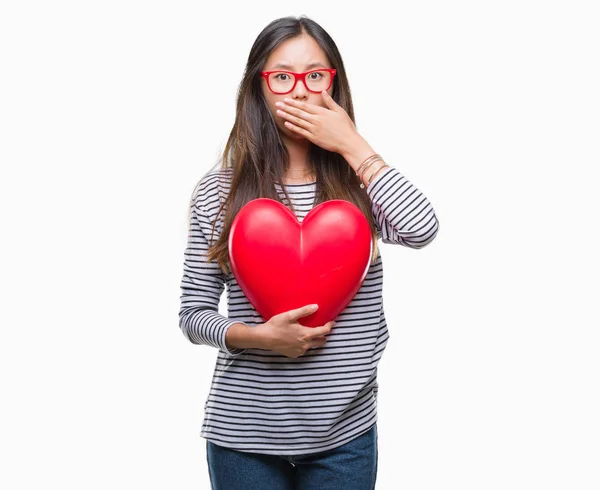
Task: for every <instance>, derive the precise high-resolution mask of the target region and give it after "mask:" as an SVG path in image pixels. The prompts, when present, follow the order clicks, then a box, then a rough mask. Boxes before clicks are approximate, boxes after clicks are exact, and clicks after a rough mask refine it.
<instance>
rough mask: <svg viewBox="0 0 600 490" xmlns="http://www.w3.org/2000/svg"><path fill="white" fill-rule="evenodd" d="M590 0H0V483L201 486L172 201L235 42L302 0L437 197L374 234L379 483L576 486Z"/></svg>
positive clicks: (229, 96)
mask: <svg viewBox="0 0 600 490" xmlns="http://www.w3.org/2000/svg"><path fill="white" fill-rule="evenodd" d="M593 3H594V2H591V1H590V2H582V1H569V2H567V1H562V2H542V1H537V2H535V1H523V0H520V1H506V0H505V1H502V2H500V1H496V2H476V1H456V2H442V1H432V2H395V3H394V7H393V9H394V10H392V7H391V6H390V5H391V3H389V4H388V2H377V1H369V2H362V3H358V4H356V5H350V4H343V3H341V4H338V5H337V6H334V3H333V2H331V3H325V2H322V1H310V0H305V1H303V2H294V3H291V4H290V3H289V2H281V1H277V2H250V3H246V4H244V5H242V4H241V3H240V4H239V5H238V4H236V5H234V4H231V3H230V2H210V3H207V4H205V5H203V4H201V2H190V1H173V0H171V1H169V2H166V1H161V2H147V1H146V2H142V1H131V0H119V1H104V2H76V1H71V2H67V1H55V2H39V1H38V2H31V1H29V2H28V1H19V2H17V1H9V2H3V3H2V6H1V7H0V70H1V72H2V76H1V77H0V87H1V90H0V125H1V126H0V134H1V136H0V162H1V164H2V167H1V168H2V170H1V172H2V174H1V178H0V213H1V223H2V236H3V238H2V240H1V242H0V243H1V246H2V253H1V254H0V261H1V263H0V266H1V269H0V270H1V273H0V278H1V279H0V280H1V287H2V298H3V299H2V301H1V302H2V307H1V309H0V314H1V319H0V320H1V330H0V332H1V336H2V337H1V339H0V373H1V375H0V376H1V378H2V379H1V393H2V403H1V410H2V416H1V418H0V424H1V425H0V450H1V453H2V454H1V456H2V471H1V472H0V486H1V487H2V488H6V489H31V488H62V489H82V488H86V489H106V488H118V489H121V488H122V489H126V488H127V489H129V488H144V489H175V488H177V489H181V490H183V489H190V490H192V489H208V488H209V481H208V470H207V466H206V460H205V440H204V439H202V438H200V436H199V431H200V426H201V421H202V416H203V413H202V410H203V405H204V401H205V398H206V396H207V393H208V388H209V383H210V379H211V375H212V369H213V364H214V361H215V357H216V354H217V351H216V350H214V349H213V348H210V347H206V346H196V345H192V344H190V343H188V342H187V340H186V339H185V338H184V337H183V336H182V334H181V332H180V331H179V328H178V318H177V313H178V308H179V294H180V290H179V282H180V280H181V274H182V265H183V251H184V248H185V242H186V236H187V221H186V220H187V206H188V202H189V198H190V196H191V193H192V190H193V188H194V185H195V184H196V182H197V181H198V179H199V178H200V177H201V176H202V175H203V174H204V173H205V172H206V171H207V170H208V169H209V168H210V167H211V166H212V165H213V164H214V163H215V162H216V158H217V156H218V153H219V151H221V150H222V149H223V146H224V144H225V142H226V139H227V136H228V134H229V131H230V129H231V126H232V124H233V121H234V107H235V105H234V104H235V95H236V90H237V86H238V83H239V81H240V80H241V77H242V71H243V68H244V65H245V61H246V58H247V56H248V52H249V50H250V47H251V44H252V42H253V41H254V39H255V38H256V36H257V35H258V33H259V32H260V31H261V29H262V28H263V27H264V26H265V25H266V24H267V23H269V22H270V21H271V20H273V19H275V18H278V17H282V16H285V15H299V14H306V15H308V16H310V17H312V18H313V19H314V20H316V21H317V22H319V23H320V24H321V25H322V26H323V27H324V28H325V29H326V30H328V32H329V33H330V34H331V35H332V37H333V38H334V40H335V41H336V43H337V45H338V47H339V49H340V51H341V53H342V56H343V59H344V61H345V65H346V69H347V71H348V76H349V79H350V86H351V89H352V94H353V97H354V102H355V111H356V120H357V128H358V130H359V132H360V133H361V134H362V135H363V136H364V137H365V138H366V139H367V141H368V142H369V143H370V144H371V146H372V147H373V148H374V149H375V150H376V151H377V152H378V153H380V154H381V155H383V156H384V158H385V159H386V161H387V162H388V163H389V164H391V165H394V166H395V167H397V168H398V169H400V170H401V171H402V172H403V173H404V174H405V175H406V176H407V177H408V178H409V179H410V180H411V181H412V182H413V183H414V184H415V185H417V186H418V187H419V188H420V189H421V190H422V191H423V192H424V193H425V194H426V195H427V197H428V198H429V199H430V201H431V202H432V203H433V205H434V207H435V210H436V213H437V216H438V218H439V220H440V231H439V235H438V237H437V238H436V240H435V241H434V242H433V243H432V244H431V245H430V246H429V247H427V248H426V249H423V250H416V251H415V250H411V249H408V248H404V247H400V246H395V245H385V244H382V255H383V260H384V265H385V283H384V301H385V303H384V304H385V308H386V316H387V318H388V323H389V328H390V332H391V338H390V341H389V343H388V347H387V350H386V352H385V353H384V356H383V359H382V361H381V363H380V369H379V380H380V392H379V424H378V426H379V434H380V435H379V442H380V447H379V450H380V459H379V473H378V486H377V488H378V490H388V489H389V490H396V489H406V490H426V489H432V490H433V489H436V490H437V489H442V488H443V489H450V488H452V489H454V488H456V489H461V490H471V489H472V490H481V489H486V490H495V489H498V490H506V489H508V488H510V489H514V490H516V489H523V490H530V489H544V490H548V489H565V490H567V489H569V490H571V489H575V488H576V489H578V490H587V489H589V490H592V489H598V488H599V487H600V474H599V472H598V461H600V446H599V445H598V440H599V439H600V423H599V418H598V413H600V401H599V396H598V386H599V373H600V361H599V358H598V350H599V347H600V345H599V343H600V342H599V339H600V335H599V333H598V327H599V326H600V322H599V321H598V320H599V319H598V312H597V306H594V304H595V303H596V304H597V300H598V296H599V295H598V290H599V288H598V272H599V270H598V269H599V267H598V258H597V252H598V245H599V240H598V211H599V210H600V206H599V202H598V190H597V189H598V181H597V179H596V175H597V168H598V164H599V163H600V158H599V156H600V152H599V140H598V137H599V129H600V127H599V126H600V120H599V116H598V114H599V113H600V112H599V109H600V103H599V102H600V101H599V91H598V87H600V76H599V64H598V59H599V53H598V46H600V39H599V37H600V36H599V34H598V25H599V20H600V19H599V17H598V15H597V12H596V11H595V10H594V9H593V8H592V4H593ZM225 306H226V305H225V296H223V301H222V303H221V307H222V309H221V312H222V313H224V312H226V310H225Z"/></svg>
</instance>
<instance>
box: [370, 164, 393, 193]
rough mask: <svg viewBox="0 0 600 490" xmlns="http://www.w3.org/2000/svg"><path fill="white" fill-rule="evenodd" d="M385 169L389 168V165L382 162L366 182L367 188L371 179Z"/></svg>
mask: <svg viewBox="0 0 600 490" xmlns="http://www.w3.org/2000/svg"><path fill="white" fill-rule="evenodd" d="M385 167H389V165H388V164H387V163H385V162H383V165H382V166H381V167H379V168H378V169H377V170H375V171H374V172H373V173H372V174H371V176H370V177H369V180H368V181H367V187H369V185H371V181H372V180H373V178H374V177H375V176H376V175H377V174H378V173H379V172H380V171H381V169H382V168H385Z"/></svg>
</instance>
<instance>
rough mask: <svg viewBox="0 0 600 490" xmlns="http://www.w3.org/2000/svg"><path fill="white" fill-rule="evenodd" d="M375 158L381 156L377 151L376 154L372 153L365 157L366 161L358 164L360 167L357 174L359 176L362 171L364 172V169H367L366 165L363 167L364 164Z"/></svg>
mask: <svg viewBox="0 0 600 490" xmlns="http://www.w3.org/2000/svg"><path fill="white" fill-rule="evenodd" d="M374 158H375V159H377V158H381V155H378V154H377V153H375V154H373V155H371V156H370V157H368V158H366V159H365V161H364V162H362V163H361V164H360V165H359V166H358V168H357V169H356V176H357V177H359V174H360V173H362V172H364V171H365V169H366V167H365V169H363V166H364V165H365V164H366V163H368V162H369V161H371V160H372V159H374ZM371 163H373V161H371ZM361 170H362V172H361Z"/></svg>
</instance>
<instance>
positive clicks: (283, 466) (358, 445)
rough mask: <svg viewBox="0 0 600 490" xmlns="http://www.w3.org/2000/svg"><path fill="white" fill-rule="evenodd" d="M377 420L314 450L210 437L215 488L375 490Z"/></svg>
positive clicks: (210, 465) (209, 457) (208, 454)
mask: <svg viewBox="0 0 600 490" xmlns="http://www.w3.org/2000/svg"><path fill="white" fill-rule="evenodd" d="M377 456H378V451H377V424H376V423H375V424H374V425H373V427H371V428H370V429H369V430H368V431H367V432H365V433H364V434H361V435H360V436H358V437H356V438H354V439H353V440H352V441H350V442H347V443H346V444H344V445H342V446H339V447H336V448H334V449H330V450H328V451H321V452H318V453H313V454H304V455H301V456H276V455H272V454H258V453H248V452H242V451H235V450H233V449H230V448H226V447H223V446H218V445H217V444H214V443H212V442H211V441H208V440H207V441H206V459H207V461H208V473H209V476H210V482H211V485H212V489H213V490H248V489H252V490H317V489H318V490H348V489H352V490H374V488H375V480H376V478H377Z"/></svg>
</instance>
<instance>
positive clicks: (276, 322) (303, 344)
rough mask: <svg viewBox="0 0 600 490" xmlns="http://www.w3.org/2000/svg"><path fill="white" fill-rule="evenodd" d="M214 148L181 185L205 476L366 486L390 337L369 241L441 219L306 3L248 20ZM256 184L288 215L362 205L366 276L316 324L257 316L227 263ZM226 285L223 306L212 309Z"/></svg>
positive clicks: (282, 484)
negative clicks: (370, 131)
mask: <svg viewBox="0 0 600 490" xmlns="http://www.w3.org/2000/svg"><path fill="white" fill-rule="evenodd" d="M221 163H222V165H221V167H220V168H218V169H216V170H215V169H212V170H211V171H209V172H208V173H207V174H206V175H205V176H204V177H203V178H202V179H201V180H200V182H199V183H198V185H197V186H196V188H195V189H194V192H193V195H192V202H191V206H190V208H191V209H190V231H189V239H188V245H187V248H186V250H185V255H184V273H183V279H182V282H181V289H182V295H181V309H180V312H179V326H180V328H181V330H182V332H183V334H184V335H185V336H186V338H187V339H188V340H189V341H190V342H192V343H194V344H204V345H209V346H213V347H216V348H217V349H219V351H218V356H217V361H216V366H215V369H214V374H213V378H212V384H211V388H210V393H209V395H208V399H207V400H206V404H205V407H204V409H205V418H204V421H203V424H202V430H201V436H202V437H204V438H205V439H206V440H207V447H206V450H207V459H208V468H209V475H210V479H211V482H212V485H213V489H216V490H221V489H226V490H237V489H244V490H246V489H249V488H256V489H270V490H275V489H292V488H295V489H321V490H324V489H336V490H337V489H340V488H344V489H346V488H352V489H353V490H363V489H364V490H367V489H373V488H374V486H375V480H376V474H377V455H378V452H377V427H376V422H377V405H376V397H377V389H378V383H377V365H378V362H379V360H380V358H381V355H382V353H383V351H384V349H385V346H386V343H387V341H388V338H389V334H388V329H387V324H386V320H385V315H384V309H383V302H382V284H383V264H382V261H381V256H380V254H379V251H378V248H377V240H378V239H381V240H382V241H383V243H389V244H397V245H403V246H405V247H410V248H413V249H419V248H423V247H424V246H426V245H427V244H429V243H431V241H432V240H433V239H434V238H435V236H436V234H437V231H438V221H437V218H436V215H435V212H434V210H433V208H432V206H431V204H430V202H429V201H428V199H427V198H426V197H425V196H424V195H423V193H422V192H421V191H419V189H417V188H416V187H415V186H414V185H413V184H412V183H411V182H409V181H408V179H407V178H406V177H404V176H403V175H402V174H401V173H400V171H399V170H398V169H397V168H395V167H394V166H392V165H389V164H387V163H386V162H385V161H384V160H383V158H382V157H381V156H380V155H377V154H376V152H375V151H374V150H373V148H371V146H369V144H368V143H367V141H366V140H365V139H364V138H363V137H362V136H361V135H360V134H359V133H358V132H357V130H356V127H355V125H354V111H353V107H352V99H351V96H350V88H349V85H348V80H347V77H346V72H345V69H344V64H343V62H342V57H341V55H340V53H339V51H338V49H337V47H336V45H335V43H334V42H333V40H332V39H331V37H330V36H329V35H328V34H327V32H325V31H324V30H323V28H321V27H320V26H319V25H318V24H317V23H316V22H314V21H312V20H311V19H308V18H306V17H305V16H301V17H299V18H294V17H286V18H281V19H277V20H275V21H273V22H271V23H270V24H269V25H267V26H266V27H265V28H264V29H263V31H262V32H261V33H260V34H259V35H258V37H257V39H256V41H255V42H254V44H253V46H252V48H251V50H250V55H249V57H248V62H247V65H246V69H245V72H244V77H243V79H242V82H241V85H240V88H239V93H238V99H237V115H236V120H235V124H234V126H233V129H232V131H231V134H230V136H229V140H228V141H227V145H226V147H225V149H224V152H223V157H222V159H221ZM259 197H268V198H271V199H276V200H278V201H280V202H282V203H284V204H285V205H287V206H288V207H290V209H292V210H293V211H294V213H295V214H296V216H297V218H298V220H299V221H302V220H303V218H304V217H305V216H306V214H307V213H308V212H309V211H310V210H311V209H312V208H313V207H314V206H315V205H317V204H319V203H321V202H323V201H326V200H329V199H344V200H347V201H350V202H352V203H353V204H355V205H356V206H357V207H358V208H359V209H360V210H361V211H362V212H363V213H364V215H365V217H366V218H367V220H368V222H369V225H370V227H371V231H372V239H373V243H374V247H373V256H372V260H371V263H370V267H369V270H368V273H367V276H366V278H365V280H364V282H363V283H362V285H361V288H360V289H359V291H358V293H357V294H356V295H355V297H354V298H353V299H352V301H351V302H350V303H349V304H348V305H347V307H346V308H345V309H344V310H343V311H342V312H341V313H340V314H339V315H338V316H337V318H335V319H332V321H330V322H328V323H327V324H325V325H323V326H319V327H315V328H310V327H305V326H303V325H301V324H300V323H299V319H300V318H301V317H303V316H307V315H309V314H311V313H313V311H314V310H311V309H310V305H299V307H298V308H297V309H295V310H292V311H287V312H284V313H281V314H278V315H275V316H273V317H272V318H262V317H261V316H260V315H259V314H258V313H257V311H256V310H255V309H254V307H253V306H252V305H251V304H250V303H249V301H248V299H247V298H246V296H245V295H244V293H243V292H242V290H241V289H240V287H239V285H238V284H237V282H236V280H235V277H234V276H233V274H232V273H231V271H230V265H229V262H228V236H229V231H230V227H231V223H232V220H233V218H234V217H235V215H236V213H237V212H238V211H239V210H240V209H241V207H242V206H244V205H245V204H246V203H247V202H249V201H250V200H252V199H256V198H259ZM289 280H290V281H294V278H293V277H290V278H289ZM224 286H226V287H227V302H228V316H227V317H226V316H223V315H221V314H219V312H218V306H219V299H220V297H221V294H222V292H223V289H224ZM334 321H335V325H334Z"/></svg>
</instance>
